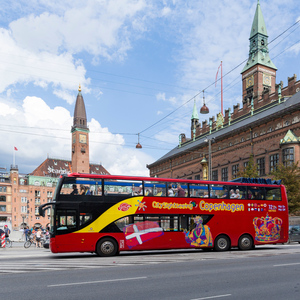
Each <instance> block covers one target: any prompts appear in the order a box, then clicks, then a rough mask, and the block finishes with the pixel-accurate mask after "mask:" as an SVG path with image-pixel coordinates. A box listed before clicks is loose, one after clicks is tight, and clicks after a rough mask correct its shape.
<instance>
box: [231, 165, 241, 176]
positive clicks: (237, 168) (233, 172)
mask: <svg viewBox="0 0 300 300" xmlns="http://www.w3.org/2000/svg"><path fill="white" fill-rule="evenodd" d="M238 171H239V164H237V165H233V166H232V178H236V176H237V173H238Z"/></svg>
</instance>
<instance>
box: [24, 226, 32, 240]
mask: <svg viewBox="0 0 300 300" xmlns="http://www.w3.org/2000/svg"><path fill="white" fill-rule="evenodd" d="M30 233H31V231H30V230H29V228H28V226H26V227H25V229H24V235H25V241H26V242H27V240H28V236H29V235H30Z"/></svg>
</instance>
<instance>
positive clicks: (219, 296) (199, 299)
mask: <svg viewBox="0 0 300 300" xmlns="http://www.w3.org/2000/svg"><path fill="white" fill-rule="evenodd" d="M229 296H231V294H226V295H216V296H211V297H204V298H196V299H191V300H204V299H216V298H222V297H229Z"/></svg>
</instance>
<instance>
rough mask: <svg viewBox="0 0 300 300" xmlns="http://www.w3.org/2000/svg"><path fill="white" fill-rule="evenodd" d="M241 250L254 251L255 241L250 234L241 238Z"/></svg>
mask: <svg viewBox="0 0 300 300" xmlns="http://www.w3.org/2000/svg"><path fill="white" fill-rule="evenodd" d="M238 247H239V249H240V250H251V249H253V239H252V237H251V235H249V234H243V235H242V236H241V237H240V238H239V246H238Z"/></svg>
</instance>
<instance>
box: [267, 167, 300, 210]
mask: <svg viewBox="0 0 300 300" xmlns="http://www.w3.org/2000/svg"><path fill="white" fill-rule="evenodd" d="M270 175H271V176H272V177H273V179H276V180H278V179H281V180H282V184H284V185H285V188H286V193H287V197H288V204H289V212H290V214H295V215H298V214H300V168H299V166H298V162H297V163H296V164H292V165H290V166H284V165H283V164H279V165H277V166H276V170H274V171H272V172H271V174H270Z"/></svg>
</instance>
